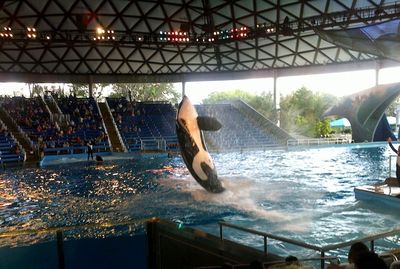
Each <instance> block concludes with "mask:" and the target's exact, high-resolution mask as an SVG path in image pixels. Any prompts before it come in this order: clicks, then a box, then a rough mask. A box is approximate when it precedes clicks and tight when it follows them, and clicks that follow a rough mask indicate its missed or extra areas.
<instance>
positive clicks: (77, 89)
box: [69, 83, 109, 99]
mask: <svg viewBox="0 0 400 269" xmlns="http://www.w3.org/2000/svg"><path fill="white" fill-rule="evenodd" d="M108 86H109V84H106V83H94V84H92V91H93V92H92V94H93V97H95V98H97V99H100V98H101V97H102V96H103V92H104V90H105V88H106V87H108ZM69 92H70V94H72V95H74V96H76V97H88V96H89V84H87V83H84V84H83V83H75V84H71V86H70V87H69Z"/></svg>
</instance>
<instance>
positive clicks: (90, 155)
mask: <svg viewBox="0 0 400 269" xmlns="http://www.w3.org/2000/svg"><path fill="white" fill-rule="evenodd" d="M86 145H87V159H88V160H89V158H92V160H93V143H92V141H91V140H89V141H88V142H87V144H86Z"/></svg>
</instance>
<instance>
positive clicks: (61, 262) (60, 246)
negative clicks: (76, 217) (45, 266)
mask: <svg viewBox="0 0 400 269" xmlns="http://www.w3.org/2000/svg"><path fill="white" fill-rule="evenodd" d="M56 234H57V255H58V268H59V269H65V257H64V238H63V237H64V236H63V232H62V231H57V233H56Z"/></svg>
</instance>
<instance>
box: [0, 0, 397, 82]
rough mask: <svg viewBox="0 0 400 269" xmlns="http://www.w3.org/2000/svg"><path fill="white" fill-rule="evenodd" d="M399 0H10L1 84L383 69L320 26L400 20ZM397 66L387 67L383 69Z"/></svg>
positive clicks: (4, 15) (2, 17) (5, 8)
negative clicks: (333, 40) (331, 38)
mask: <svg viewBox="0 0 400 269" xmlns="http://www.w3.org/2000/svg"><path fill="white" fill-rule="evenodd" d="M391 3H392V2H387V3H385V1H381V0H368V1H354V0H352V1H339V0H325V1H294V0H293V1H292V0H275V1H269V0H261V1H258V0H253V1H250V0H236V1H225V0H212V1H211V0H152V1H150V0H146V1H140V0H137V1H127V0H101V1H90V0H70V1H62V0H40V1H38V0H24V1H17V0H3V1H0V26H1V29H0V31H1V32H0V81H3V82H4V81H21V82H150V81H151V82H157V81H159V82H162V81H168V82H176V81H191V80H214V79H232V78H235V79H240V78H249V77H253V78H254V77H268V76H276V75H291V74H302V73H303V74H304V73H317V72H334V71H338V70H340V71H344V70H351V69H362V68H374V67H375V65H376V61H377V60H381V58H380V56H375V55H373V54H369V53H366V52H357V51H353V50H351V49H348V48H344V47H343V48H341V47H340V46H338V45H334V44H332V43H329V42H327V41H325V40H324V39H322V38H321V37H320V36H319V35H318V34H316V32H315V29H317V28H318V29H320V30H328V29H348V28H353V27H360V26H363V25H368V24H371V23H374V22H376V21H387V20H391V19H393V18H396V17H398V15H399V12H400V9H399V8H398V7H397V6H396V5H395V4H391ZM391 64H397V62H394V63H393V62H392V61H386V60H384V61H379V64H378V65H379V66H382V65H391Z"/></svg>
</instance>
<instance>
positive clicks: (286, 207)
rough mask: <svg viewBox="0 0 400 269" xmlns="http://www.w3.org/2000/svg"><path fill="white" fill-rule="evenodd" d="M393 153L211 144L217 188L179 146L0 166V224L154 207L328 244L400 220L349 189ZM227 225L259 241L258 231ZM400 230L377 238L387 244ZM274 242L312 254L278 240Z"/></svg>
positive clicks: (282, 249) (207, 226)
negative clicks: (187, 162)
mask: <svg viewBox="0 0 400 269" xmlns="http://www.w3.org/2000/svg"><path fill="white" fill-rule="evenodd" d="M391 154H392V153H391V151H390V149H389V148H388V146H387V144H385V143H382V144H371V145H369V146H362V147H360V146H356V145H349V146H347V147H326V148H310V149H303V150H288V151H286V150H274V151H256V152H243V153H218V154H212V156H213V158H214V161H215V165H216V167H217V170H218V174H219V176H220V178H221V180H222V181H223V183H224V185H225V187H226V191H225V192H223V193H221V194H211V193H208V192H206V191H205V190H204V189H202V188H201V187H200V186H199V185H198V184H197V183H196V181H195V180H194V179H193V178H192V177H191V176H190V174H189V172H188V171H187V169H186V167H185V166H184V164H183V161H182V159H181V158H180V157H179V156H177V157H173V158H165V157H157V156H154V157H152V158H129V159H115V160H113V159H106V161H105V163H104V165H102V166H96V165H95V164H94V163H92V162H86V161H84V162H79V163H73V164H70V165H55V166H49V167H44V168H24V169H6V170H3V171H1V172H0V231H13V230H19V229H34V228H42V227H54V226H65V225H76V224H84V223H101V222H105V221H124V220H132V219H143V218H148V217H153V216H159V217H161V218H166V219H170V220H173V221H177V222H181V223H183V224H184V225H190V226H195V227H198V228H201V229H203V230H205V231H207V232H210V233H214V234H218V232H219V230H218V225H217V222H218V221H219V220H225V221H227V222H231V223H235V224H238V225H242V226H245V227H249V228H253V229H256V230H260V231H264V232H268V233H273V234H276V235H281V236H285V237H290V238H292V239H296V240H299V241H303V242H307V243H309V244H314V245H320V246H325V245H327V244H333V243H339V242H342V241H347V240H350V239H356V238H359V237H362V236H366V235H369V234H372V233H378V232H382V231H386V230H389V229H393V228H397V227H399V223H400V214H399V212H398V209H396V208H389V207H384V206H382V205H380V204H374V203H366V202H363V201H357V200H356V199H355V198H354V191H353V188H354V187H355V186H358V185H364V184H374V183H377V182H380V181H382V180H384V179H385V178H386V177H387V176H388V174H389V166H388V164H389V161H388V160H389V156H390V155H391ZM392 174H393V172H392ZM227 235H228V236H229V237H230V238H232V239H234V240H239V241H241V242H243V243H245V244H248V245H252V246H255V247H259V248H262V244H263V241H262V238H257V237H255V236H251V235H248V234H243V233H237V232H234V231H232V232H229V231H228V230H227ZM25 240H28V241H29V240H32V242H18V244H23V243H34V242H38V240H39V241H40V239H37V238H35V239H34V240H33V239H32V238H31V239H25ZM399 240H400V239H399V238H398V237H390V238H387V239H385V240H383V241H382V242H380V243H379V244H378V243H376V245H377V247H378V248H382V250H385V249H389V248H393V247H398V246H399V243H400V242H399ZM0 244H1V245H7V244H15V240H14V241H12V242H11V241H6V240H1V241H0ZM270 251H272V252H275V253H277V254H280V255H290V254H295V255H297V256H301V257H304V256H312V255H314V256H315V252H308V251H305V250H296V249H294V248H292V247H291V246H288V245H286V244H281V243H279V242H275V243H273V242H272V243H271V246H270ZM296 251H297V252H296ZM299 251H300V252H299ZM293 252H295V253H293ZM338 254H339V255H341V256H345V252H340V251H339V252H338Z"/></svg>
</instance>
